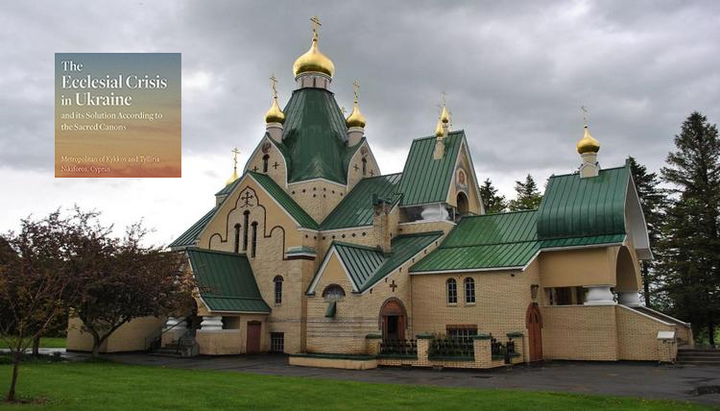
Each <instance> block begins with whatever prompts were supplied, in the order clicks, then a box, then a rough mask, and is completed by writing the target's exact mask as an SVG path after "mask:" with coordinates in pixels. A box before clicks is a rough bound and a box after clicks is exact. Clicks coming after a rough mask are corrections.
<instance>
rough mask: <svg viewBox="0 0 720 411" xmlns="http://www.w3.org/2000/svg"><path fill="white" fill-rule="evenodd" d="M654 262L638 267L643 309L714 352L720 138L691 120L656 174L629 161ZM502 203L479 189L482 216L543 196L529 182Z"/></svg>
mask: <svg viewBox="0 0 720 411" xmlns="http://www.w3.org/2000/svg"><path fill="white" fill-rule="evenodd" d="M629 162H630V169H631V174H632V179H633V181H634V183H635V186H636V188H637V191H638V196H639V198H640V203H641V205H642V208H643V211H644V214H645V220H646V222H647V226H648V234H649V237H650V244H651V247H652V251H653V253H654V259H653V260H647V261H643V262H642V263H641V266H640V270H641V275H642V279H643V290H642V297H643V299H644V301H645V304H646V305H647V306H648V307H651V308H654V309H657V310H660V311H664V312H667V313H669V314H671V315H674V316H675V317H678V318H681V319H683V320H686V321H689V322H691V323H692V325H693V331H694V333H695V336H696V340H697V341H699V342H701V343H708V344H710V345H716V342H717V341H716V333H717V332H718V323H719V322H720V139H719V138H718V130H717V125H715V124H710V123H709V122H708V120H707V117H705V116H704V115H702V114H701V113H698V112H694V113H692V114H691V115H690V116H689V117H688V118H687V119H686V120H685V121H684V122H683V123H682V126H681V128H680V133H679V134H677V135H676V136H675V149H674V150H673V151H671V152H670V153H668V156H667V158H666V165H665V166H664V167H662V168H661V169H660V170H659V174H658V173H657V172H651V171H649V170H648V169H647V167H646V166H644V165H642V164H640V163H639V162H638V161H637V160H636V159H635V158H633V157H630V158H629ZM515 193H516V197H515V199H513V200H507V199H506V198H505V196H503V195H501V194H499V193H498V189H497V188H496V187H494V186H493V184H492V181H491V180H490V179H486V180H485V181H484V182H483V184H482V185H481V186H480V195H481V197H482V199H483V203H484V205H485V212H486V213H503V212H507V211H518V210H533V209H537V208H538V207H539V206H540V201H541V200H542V193H541V192H540V190H539V189H538V187H537V184H536V183H535V180H534V179H533V178H532V176H531V175H529V174H528V175H527V177H526V178H525V180H524V181H516V182H515Z"/></svg>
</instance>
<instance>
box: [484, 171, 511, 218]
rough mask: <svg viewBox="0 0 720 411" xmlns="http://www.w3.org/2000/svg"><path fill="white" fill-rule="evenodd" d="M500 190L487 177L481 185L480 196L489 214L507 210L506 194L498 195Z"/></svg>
mask: <svg viewBox="0 0 720 411" xmlns="http://www.w3.org/2000/svg"><path fill="white" fill-rule="evenodd" d="M497 192H498V190H497V188H495V186H493V184H492V181H490V179H489V178H488V179H485V181H484V182H483V185H481V186H480V198H481V199H482V201H483V205H484V206H485V212H486V213H488V214H494V213H502V212H505V211H507V200H506V199H505V196H504V195H498V193H497Z"/></svg>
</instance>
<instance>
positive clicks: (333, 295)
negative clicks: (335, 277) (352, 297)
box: [322, 284, 345, 302]
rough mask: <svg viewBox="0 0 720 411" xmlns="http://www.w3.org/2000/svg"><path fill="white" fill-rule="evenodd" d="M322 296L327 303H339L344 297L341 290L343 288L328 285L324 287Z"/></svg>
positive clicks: (343, 292)
mask: <svg viewBox="0 0 720 411" xmlns="http://www.w3.org/2000/svg"><path fill="white" fill-rule="evenodd" d="M322 296H323V298H324V299H325V301H328V302H333V301H339V300H342V298H343V297H345V290H343V288H342V287H340V286H339V285H337V284H330V285H328V286H327V287H325V290H323V293H322Z"/></svg>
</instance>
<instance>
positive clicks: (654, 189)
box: [629, 157, 667, 307]
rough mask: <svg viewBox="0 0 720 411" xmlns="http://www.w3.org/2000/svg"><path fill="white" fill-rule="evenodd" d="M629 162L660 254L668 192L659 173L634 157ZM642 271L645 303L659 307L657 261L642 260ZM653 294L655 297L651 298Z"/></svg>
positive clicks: (649, 232) (650, 231)
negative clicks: (661, 182) (662, 185)
mask: <svg viewBox="0 0 720 411" xmlns="http://www.w3.org/2000/svg"><path fill="white" fill-rule="evenodd" d="M629 162H630V172H631V173H632V178H633V181H634V182H635V187H636V188H637V192H638V197H639V198H640V205H641V206H642V209H643V213H644V214H645V222H646V223H647V226H648V235H649V237H650V247H652V248H653V249H654V250H653V251H654V252H655V254H658V251H657V250H655V247H656V246H657V245H658V243H659V241H660V225H661V224H662V222H663V218H664V213H663V209H664V208H665V207H666V206H667V201H666V198H667V192H666V190H664V189H662V188H660V187H659V184H660V178H659V177H658V175H657V173H650V172H648V170H647V167H645V166H644V165H642V164H640V163H638V162H637V161H636V160H635V159H634V158H633V157H630V159H629ZM658 258H659V255H656V256H655V260H657V259H658ZM640 272H641V274H642V279H643V286H644V290H643V297H644V298H645V305H647V306H648V307H653V306H655V307H658V305H662V304H659V303H660V300H661V299H662V297H661V296H660V295H659V293H660V292H661V288H660V287H661V282H662V281H661V279H660V278H658V275H659V274H658V273H657V270H655V261H653V260H645V261H642V262H641V264H640ZM651 295H652V297H653V298H651Z"/></svg>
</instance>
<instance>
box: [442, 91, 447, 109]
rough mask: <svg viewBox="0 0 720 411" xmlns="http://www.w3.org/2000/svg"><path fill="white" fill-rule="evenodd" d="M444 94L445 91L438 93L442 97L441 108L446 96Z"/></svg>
mask: <svg viewBox="0 0 720 411" xmlns="http://www.w3.org/2000/svg"><path fill="white" fill-rule="evenodd" d="M446 94H447V93H445V90H443V91H442V92H441V93H440V95H441V96H442V105H443V106H445V95H446Z"/></svg>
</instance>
